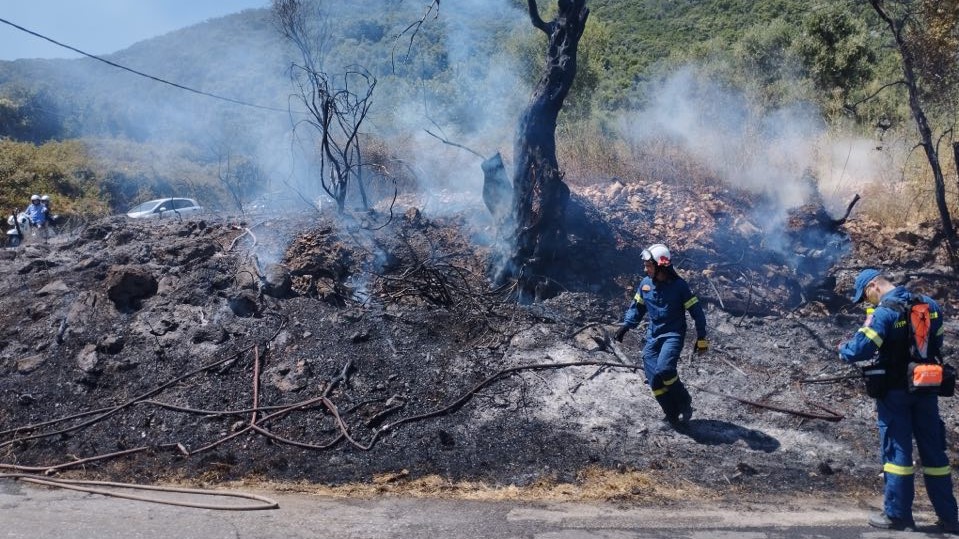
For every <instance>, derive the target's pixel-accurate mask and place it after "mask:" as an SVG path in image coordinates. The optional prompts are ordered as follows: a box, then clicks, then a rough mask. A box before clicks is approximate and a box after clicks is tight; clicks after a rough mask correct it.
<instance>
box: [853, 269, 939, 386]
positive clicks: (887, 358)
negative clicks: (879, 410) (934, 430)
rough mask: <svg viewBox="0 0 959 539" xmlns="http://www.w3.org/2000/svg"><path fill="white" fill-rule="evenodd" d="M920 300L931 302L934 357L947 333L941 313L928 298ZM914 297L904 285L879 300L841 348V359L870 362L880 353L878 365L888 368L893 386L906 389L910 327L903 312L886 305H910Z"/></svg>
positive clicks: (932, 351)
mask: <svg viewBox="0 0 959 539" xmlns="http://www.w3.org/2000/svg"><path fill="white" fill-rule="evenodd" d="M919 297H920V298H922V301H925V302H926V303H928V304H929V307H930V309H931V314H930V318H931V323H932V325H931V327H930V333H931V336H930V342H929V354H930V356H934V355H937V354H938V353H939V351H940V350H942V340H943V335H944V333H945V328H944V326H943V325H942V322H943V320H942V311H941V310H940V309H939V305H938V304H937V303H936V302H935V301H934V300H933V299H932V298H930V297H929V296H922V295H920V296H919ZM911 298H912V293H911V292H909V290H906V289H905V288H903V287H901V286H897V287H896V288H893V289H892V290H890V291H889V292H887V293H886V294H885V295H883V296H882V297H881V298H880V299H879V305H878V306H877V307H876V310H875V311H873V313H872V314H871V315H869V316H867V317H866V321H865V322H864V323H863V326H862V327H861V328H859V331H857V332H856V334H855V335H853V337H852V339H850V340H849V341H847V342H846V343H844V344H842V345H841V346H840V347H839V357H840V358H841V359H842V360H843V361H846V362H848V363H852V362H855V361H866V360H869V359H871V358H872V357H873V356H874V355H876V352H878V353H879V360H878V362H879V363H880V364H882V365H885V366H886V369H887V372H888V373H889V376H890V382H891V387H894V388H904V387H906V383H907V380H906V370H907V367H908V364H909V328H907V327H906V324H907V323H908V322H906V320H905V319H903V320H900V313H899V312H898V311H896V310H895V309H893V308H890V307H888V306H887V305H885V303H887V302H897V303H904V304H906V305H907V306H908V304H909V301H910V299H911Z"/></svg>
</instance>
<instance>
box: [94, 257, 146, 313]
mask: <svg viewBox="0 0 959 539" xmlns="http://www.w3.org/2000/svg"><path fill="white" fill-rule="evenodd" d="M106 289H107V297H108V298H110V301H112V302H113V304H114V305H115V306H116V308H117V310H118V311H121V312H131V311H136V310H138V309H139V308H140V303H141V302H142V301H143V300H145V299H147V298H149V297H151V296H153V295H154V294H156V292H157V289H158V285H157V280H156V278H155V277H154V276H153V275H152V274H151V273H150V272H148V271H147V270H145V269H142V268H137V267H132V266H114V267H112V268H110V271H109V272H108V273H107V278H106Z"/></svg>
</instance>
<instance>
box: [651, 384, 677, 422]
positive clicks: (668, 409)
mask: <svg viewBox="0 0 959 539" xmlns="http://www.w3.org/2000/svg"><path fill="white" fill-rule="evenodd" d="M656 402H658V403H659V407H660V408H662V409H663V413H664V414H665V415H666V417H665V418H664V419H665V420H666V422H667V423H669V424H670V425H671V426H673V427H675V426H676V425H679V409H678V408H677V407H676V403H675V402H674V401H673V392H672V391H667V392H666V393H663V394H662V395H657V396H656Z"/></svg>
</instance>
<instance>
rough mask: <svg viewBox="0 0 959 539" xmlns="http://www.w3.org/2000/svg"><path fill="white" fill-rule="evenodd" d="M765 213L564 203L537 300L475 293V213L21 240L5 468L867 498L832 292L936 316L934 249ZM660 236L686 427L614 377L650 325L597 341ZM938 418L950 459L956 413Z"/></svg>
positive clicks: (867, 403) (634, 384) (870, 448)
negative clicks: (685, 315)
mask: <svg viewBox="0 0 959 539" xmlns="http://www.w3.org/2000/svg"><path fill="white" fill-rule="evenodd" d="M760 206H761V201H757V200H754V199H751V198H750V197H748V196H745V195H738V194H734V193H730V192H724V191H716V192H707V193H705V194H703V193H701V192H696V193H693V192H692V191H687V190H684V189H681V188H677V187H675V186H668V185H664V184H659V183H636V184H630V185H623V184H620V183H618V182H613V183H612V184H611V185H608V186H604V187H602V188H589V189H581V190H580V191H579V192H578V193H577V194H576V196H575V197H574V205H573V207H571V209H570V212H569V214H570V216H571V225H570V228H569V230H568V233H569V237H570V241H571V248H570V251H569V253H570V254H569V257H568V258H567V259H564V260H557V261H556V267H557V268H558V269H557V273H556V276H555V277H556V284H557V287H556V288H557V290H559V293H558V294H557V295H555V296H553V297H550V298H548V299H545V300H543V301H540V302H537V303H534V304H531V305H519V304H517V303H516V302H515V301H514V299H513V296H512V292H513V288H512V287H511V286H510V285H509V284H506V285H504V286H500V287H494V286H493V285H492V284H491V283H490V282H489V280H488V276H489V275H490V274H491V271H490V260H491V255H490V246H489V244H488V238H490V237H491V236H492V234H491V232H490V230H489V228H488V224H487V223H486V222H485V221H484V220H483V212H482V211H480V210H479V209H476V210H471V211H464V212H463V213H461V214H459V215H457V216H454V217H434V216H431V215H430V214H429V212H427V211H420V210H418V209H416V207H415V206H414V205H412V204H409V203H408V204H407V206H406V207H402V208H399V211H400V212H403V211H405V213H397V214H396V217H395V218H394V219H392V220H391V221H388V219H387V217H388V213H387V212H386V211H383V210H382V209H381V211H380V212H379V213H375V214H356V215H351V216H347V217H338V216H335V215H317V214H309V215H303V216H301V217H300V218H298V219H279V218H274V217H270V216H265V215H259V216H257V215H247V216H245V217H228V216H208V217H206V218H203V219H190V220H183V221H180V220H170V221H163V222H143V221H130V220H127V219H126V218H122V217H114V218H107V219H103V220H101V221H98V222H95V223H91V224H89V225H87V226H85V227H82V228H79V229H76V230H69V231H61V232H60V233H59V234H58V235H55V236H53V237H51V238H49V239H47V240H46V241H41V240H39V239H31V240H30V241H28V242H26V243H25V244H24V245H22V246H21V247H18V248H16V249H6V250H4V251H3V252H2V253H0V256H2V257H3V264H2V265H0V276H2V277H0V283H2V285H0V286H2V294H0V335H2V338H0V463H2V465H3V469H0V471H7V472H10V471H20V472H46V473H65V474H78V473H83V474H86V475H94V476H98V477H109V478H112V479H117V480H123V481H154V480H166V479H184V478H189V479H194V480H202V481H210V482H216V481H228V480H234V479H248V478H256V479H261V480H268V481H305V482H309V483H322V484H334V485H340V484H344V483H351V482H380V483H382V482H392V483H403V482H415V481H417V480H420V479H422V478H426V477H439V478H441V479H442V481H441V482H440V483H441V484H443V481H445V482H446V483H445V484H450V485H452V484H454V483H456V482H472V483H474V484H475V483H477V482H482V483H485V484H491V485H518V486H528V485H540V486H541V485H543V484H566V483H572V484H575V483H577V482H582V481H585V480H586V478H595V477H596V476H603V477H609V476H610V474H611V475H618V476H619V477H620V478H624V477H625V478H635V480H634V481H633V483H632V486H629V485H627V486H626V487H624V488H618V489H616V490H615V491H610V492H614V494H610V495H609V497H615V498H624V499H628V498H631V497H637V498H640V497H646V496H649V494H650V491H655V490H656V489H663V486H664V485H665V486H668V488H667V489H666V490H669V489H673V490H675V489H676V488H684V489H686V490H687V491H688V492H698V493H700V495H705V494H702V493H706V492H710V493H723V492H736V493H743V492H754V493H757V494H763V493H777V494H783V493H810V492H811V493H819V492H827V491H828V492H836V491H852V492H866V493H870V494H876V493H878V492H879V490H878V489H879V485H878V473H879V470H880V465H879V459H878V452H877V448H876V446H877V435H876V432H875V427H874V425H875V419H874V410H873V403H872V401H871V400H869V399H868V398H867V397H865V395H864V392H863V391H862V388H861V384H860V382H859V380H858V379H857V378H856V377H855V373H856V371H855V370H854V369H852V368H850V367H846V366H844V365H843V364H841V363H840V362H839V361H838V359H837V357H836V354H835V346H836V344H837V343H838V342H839V341H840V340H841V339H843V338H845V337H846V336H848V335H850V334H851V333H852V332H853V331H855V330H856V329H857V328H858V325H859V323H860V322H861V320H862V318H863V313H862V312H861V311H860V310H859V309H858V308H856V307H854V306H852V305H850V304H849V303H848V301H847V300H846V299H845V297H846V296H847V295H848V293H849V287H850V285H851V282H852V279H853V278H854V277H855V274H856V273H857V272H858V271H859V270H860V269H861V268H863V267H867V266H878V267H882V268H884V269H886V270H887V271H888V272H889V274H890V275H891V276H892V277H893V278H894V279H896V280H898V281H900V282H904V283H908V284H909V285H910V286H912V287H914V288H916V289H918V290H921V291H923V292H925V293H928V294H930V295H932V296H934V297H936V298H937V299H940V300H941V303H942V304H943V306H944V308H945V310H946V313H947V315H948V314H949V313H955V312H957V311H956V304H957V302H959V298H957V297H956V294H955V292H954V291H953V290H954V285H955V277H954V276H953V274H952V273H951V272H950V271H949V270H948V269H947V268H946V266H945V264H944V263H943V260H944V257H945V254H944V252H942V249H941V248H939V247H937V245H936V243H935V241H936V238H935V237H934V234H933V228H932V227H921V226H920V227H915V228H914V229H910V230H883V229H882V228H880V227H879V226H877V225H875V224H873V223H869V222H866V221H863V220H860V219H858V218H857V217H856V215H855V213H853V215H852V218H851V219H849V220H848V221H846V222H844V223H841V222H839V221H836V220H833V219H832V218H830V217H829V216H828V215H827V214H826V213H825V212H824V210H823V209H822V207H820V206H808V207H803V208H797V209H794V210H793V211H792V212H791V213H789V214H788V215H784V216H783V218H782V219H781V220H780V221H779V222H780V225H778V226H772V225H770V224H769V221H763V222H760V221H759V220H758V218H757V217H756V215H757V214H756V208H757V207H760ZM394 211H396V209H394ZM384 223H386V224H385V226H384ZM659 241H663V242H666V243H668V244H669V245H670V247H672V248H673V250H674V252H675V262H676V265H677V267H678V269H679V271H680V273H681V274H682V275H683V276H684V277H686V278H687V280H688V281H689V282H690V284H691V286H692V287H693V289H694V290H695V291H696V292H697V293H698V295H699V297H700V298H701V299H702V300H703V301H704V302H705V303H706V304H707V318H708V322H709V326H710V331H711V350H710V351H709V353H708V354H706V355H704V356H692V355H691V354H688V353H687V354H686V355H685V356H684V358H683V360H682V362H681V364H680V372H681V374H682V376H683V378H684V380H685V381H686V382H687V384H689V385H690V386H691V387H690V392H691V393H692V395H693V399H694V407H695V415H694V418H693V420H692V421H691V422H690V424H689V425H688V427H686V428H685V429H682V430H674V429H672V428H669V427H668V426H666V424H664V423H663V422H662V421H661V412H660V411H659V408H658V406H657V405H656V403H655V401H654V400H653V398H652V397H651V395H650V392H649V389H648V387H647V386H646V385H645V382H644V379H643V375H642V370H641V369H637V368H634V367H635V366H636V365H639V363H640V360H639V356H640V351H641V349H642V335H643V329H644V328H640V329H639V330H636V331H632V332H630V333H629V334H628V335H627V337H626V340H625V342H624V343H623V344H622V345H616V344H615V343H612V342H611V341H610V335H611V334H612V330H613V329H614V328H615V326H616V324H617V323H618V322H619V320H620V319H621V316H622V313H623V311H624V309H625V308H626V306H627V304H628V301H629V298H630V297H631V295H632V289H633V287H634V286H635V284H636V283H637V282H638V279H639V278H640V273H641V270H642V267H641V263H640V262H639V253H640V251H641V250H642V249H643V248H644V247H645V246H646V245H647V244H649V243H654V242H659ZM956 320H959V319H956V318H952V317H950V318H948V319H947V322H946V327H947V355H952V352H953V351H954V350H955V347H954V342H953V341H955V336H956V329H957V325H956V324H957V322H956ZM693 333H694V332H691V333H690V339H691V338H693V336H694V335H693ZM691 348H692V347H691V343H688V345H687V350H691ZM623 362H626V363H627V364H626V365H625V366H622V367H620V366H615V365H611V364H616V363H623ZM571 364H572V365H571ZM737 398H738V399H742V400H746V401H749V402H752V403H758V404H761V405H763V406H757V405H754V404H749V403H745V402H742V400H736V399H737ZM942 404H943V409H944V417H945V420H946V427H947V431H948V437H949V441H950V452H951V455H953V457H955V447H956V446H955V443H956V440H957V436H959V432H957V431H959V414H957V413H956V411H955V406H954V403H953V402H952V400H943V401H942ZM640 478H642V479H640ZM650 478H654V479H655V481H652V482H650ZM627 483H628V481H627ZM666 490H661V492H665V491H666ZM664 496H665V494H664Z"/></svg>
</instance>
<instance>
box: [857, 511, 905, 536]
mask: <svg viewBox="0 0 959 539" xmlns="http://www.w3.org/2000/svg"><path fill="white" fill-rule="evenodd" d="M869 525H870V526H872V527H873V528H880V529H883V530H899V531H907V532H914V531H916V523H915V522H913V521H911V520H903V519H900V518H892V517H889V516H886V513H885V512H882V513H879V514H876V515H873V516H871V517H869Z"/></svg>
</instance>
